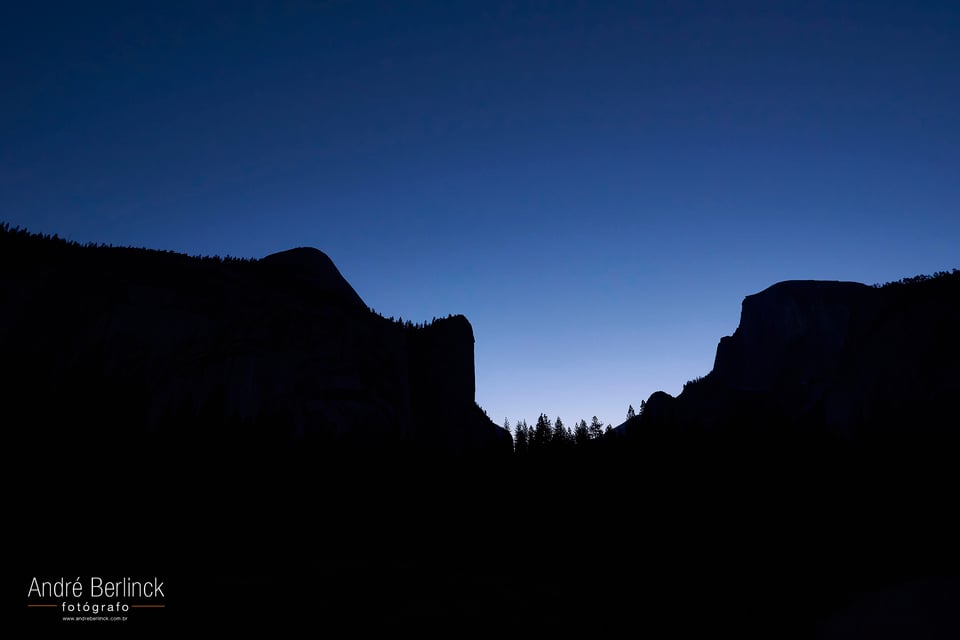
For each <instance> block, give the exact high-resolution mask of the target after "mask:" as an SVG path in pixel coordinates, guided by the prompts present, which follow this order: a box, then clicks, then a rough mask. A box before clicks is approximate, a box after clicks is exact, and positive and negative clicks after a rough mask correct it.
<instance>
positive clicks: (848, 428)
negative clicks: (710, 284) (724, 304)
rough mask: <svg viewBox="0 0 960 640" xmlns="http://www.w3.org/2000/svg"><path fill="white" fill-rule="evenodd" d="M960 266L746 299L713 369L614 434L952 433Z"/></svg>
mask: <svg viewBox="0 0 960 640" xmlns="http://www.w3.org/2000/svg"><path fill="white" fill-rule="evenodd" d="M958 326H960V272H958V271H954V272H952V273H941V274H938V275H937V276H931V277H924V276H920V277H916V278H909V279H905V280H903V281H899V282H895V283H889V284H887V285H884V286H872V287H871V286H866V285H863V284H859V283H852V282H827V281H788V282H781V283H778V284H775V285H773V286H771V287H769V288H767V289H765V290H764V291H762V292H760V293H757V294H754V295H750V296H747V297H746V298H745V299H744V301H743V309H742V313H741V317H740V325H739V327H738V328H737V330H736V331H735V332H734V334H733V335H732V336H728V337H725V338H722V339H721V340H720V343H719V345H718V347H717V352H716V358H715V361H714V367H713V370H712V371H711V372H710V373H709V374H708V375H706V376H704V377H703V378H700V379H696V380H693V381H691V382H689V383H687V385H685V387H684V389H683V392H682V393H681V394H680V395H679V396H678V397H677V398H673V397H671V396H669V395H668V394H665V393H662V392H658V393H655V394H653V395H652V396H651V397H650V398H649V399H648V400H647V401H646V403H645V405H644V414H643V415H641V416H638V417H637V418H635V419H633V420H632V421H630V422H629V423H625V424H623V425H621V426H620V427H619V428H618V429H617V435H621V436H622V435H625V434H626V433H627V432H629V431H642V430H643V429H644V428H645V427H648V428H651V429H655V430H656V429H663V428H669V425H673V426H674V427H676V428H678V429H687V430H699V431H702V432H710V431H716V430H724V429H743V428H746V427H754V428H757V429H763V428H764V425H766V426H767V427H774V428H776V429H781V430H791V431H801V432H806V433H807V434H809V435H823V436H833V437H837V438H840V439H843V440H845V441H851V442H864V441H875V440H877V439H879V438H885V437H888V438H892V437H896V438H898V439H899V440H900V441H901V442H903V441H916V440H919V439H921V438H936V437H943V438H950V437H952V436H953V434H954V431H955V429H954V426H953V423H952V421H951V420H949V419H946V417H947V416H950V415H953V414H954V412H955V401H956V398H957V397H960V367H958V363H960V331H957V327H958Z"/></svg>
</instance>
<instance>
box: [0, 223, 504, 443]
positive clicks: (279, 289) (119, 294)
mask: <svg viewBox="0 0 960 640" xmlns="http://www.w3.org/2000/svg"><path fill="white" fill-rule="evenodd" d="M0 240H2V243H0V244H2V245H3V246H2V249H3V250H4V251H3V257H2V258H0V300H2V301H3V308H4V313H3V315H2V317H0V336H2V337H3V342H2V345H0V356H2V359H3V362H4V364H5V366H6V367H7V370H8V372H16V378H17V381H16V382H15V383H14V384H12V385H11V386H9V387H7V389H6V391H7V397H6V399H5V400H6V403H5V404H6V406H7V407H8V408H12V409H14V410H15V411H13V412H12V414H13V415H16V416H18V417H19V420H17V421H16V422H17V429H18V433H20V434H30V437H31V438H34V439H36V438H44V437H46V436H44V435H43V434H48V435H49V439H57V440H59V441H65V440H73V441H79V440H83V439H88V440H89V439H98V438H113V439H115V438H130V437H139V436H140V435H143V434H154V435H156V436H157V437H161V438H166V439H173V440H174V441H178V442H189V443H208V444H211V445H212V446H219V445H221V444H229V443H231V442H233V441H236V440H244V441H246V442H248V443H251V444H252V445H253V446H268V445H270V446H281V447H289V446H300V445H298V444H297V443H307V444H311V445H315V447H314V448H315V449H316V450H318V451H323V450H326V449H329V448H330V447H337V446H338V445H350V446H352V447H353V448H354V449H359V450H364V449H366V448H371V447H373V448H386V449H389V450H393V449H395V447H397V446H400V447H404V448H408V449H411V450H416V451H423V450H427V449H429V450H436V451H442V452H446V453H450V452H470V453H476V452H481V451H501V452H503V451H507V450H509V447H510V438H509V434H507V433H506V432H505V431H503V429H501V428H500V427H497V426H496V425H494V424H493V423H492V422H491V421H490V420H489V419H487V418H486V416H484V414H483V412H482V411H481V410H480V409H479V408H478V407H477V406H476V404H475V402H474V370H473V367H474V362H473V331H472V328H471V327H470V324H469V322H468V321H467V320H466V318H463V317H462V316H457V317H451V318H448V319H445V320H439V321H437V322H435V323H434V324H433V325H431V326H428V327H425V328H412V327H403V326H401V325H399V324H397V323H394V322H392V321H389V320H386V319H384V318H381V317H379V316H377V315H375V314H373V313H371V312H370V311H369V309H368V308H367V306H366V305H365V304H364V303H363V301H362V300H361V298H360V296H359V295H357V293H356V292H355V291H354V290H353V288H352V287H351V286H350V285H349V283H347V281H346V280H345V279H344V278H343V277H342V276H341V274H340V273H339V271H338V270H337V268H336V266H335V265H334V264H333V262H332V261H331V260H330V259H329V258H328V257H327V256H326V255H325V254H323V253H322V252H320V251H317V250H315V249H295V250H292V251H286V252H283V253H279V254H274V255H271V256H268V257H266V258H264V259H262V260H259V261H249V262H241V261H226V262H220V261H218V260H209V259H208V260H201V259H194V258H188V257H186V256H181V255H176V254H169V253H161V252H148V251H140V250H129V249H113V248H94V247H79V246H76V245H67V244H65V243H62V242H57V241H53V240H44V239H39V238H36V237H34V236H26V235H23V234H20V235H17V234H13V233H7V234H5V235H4V237H3V238H2V239H0ZM85 424H90V425H92V427H91V428H90V429H89V430H86V429H85V428H84V427H83V426H82V425H85ZM301 448H302V447H301Z"/></svg>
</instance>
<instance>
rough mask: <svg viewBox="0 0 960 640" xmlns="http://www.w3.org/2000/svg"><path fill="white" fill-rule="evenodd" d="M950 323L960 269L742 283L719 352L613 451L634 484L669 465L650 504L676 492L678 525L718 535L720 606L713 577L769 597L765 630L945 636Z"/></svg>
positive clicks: (758, 599) (695, 543) (952, 589)
mask: <svg viewBox="0 0 960 640" xmlns="http://www.w3.org/2000/svg"><path fill="white" fill-rule="evenodd" d="M958 326H960V272H958V271H953V272H952V273H940V274H937V275H936V276H933V277H917V278H910V279H907V280H903V281H900V282H897V283H892V284H888V285H885V286H882V287H868V286H865V285H861V284H856V283H845V282H812V281H800V282H783V283H780V284H776V285H774V286H772V287H770V288H768V289H766V290H765V291H763V292H761V293H758V294H756V295H752V296H748V297H747V298H746V299H745V300H744V302H743V311H742V315H741V320H740V326H739V327H738V329H737V330H736V332H734V334H733V335H732V336H729V337H726V338H723V339H722V340H721V341H720V344H719V346H718V348H717V355H716V360H715V364H714V368H713V370H712V371H711V372H710V373H709V374H708V375H706V376H704V377H703V378H699V379H696V380H692V381H690V382H689V383H687V385H685V387H684V389H683V391H682V393H681V394H680V395H679V396H678V397H676V398H674V397H672V396H670V395H668V394H666V393H663V392H657V393H654V394H652V395H651V396H650V398H649V399H648V400H647V401H646V402H645V403H644V406H643V411H642V412H641V414H640V415H638V416H636V417H635V418H633V419H631V420H629V421H627V422H626V423H624V424H623V425H620V426H619V427H617V428H616V429H615V430H614V431H613V432H611V434H609V435H608V436H605V439H606V440H607V442H606V446H607V449H608V454H609V455H610V458H611V459H612V460H617V461H619V464H621V465H623V466H624V467H625V468H626V467H632V468H634V469H635V470H636V471H635V473H634V475H633V478H634V482H632V483H631V485H632V486H633V487H634V491H637V490H638V488H639V487H642V486H645V485H647V484H649V483H658V482H659V483H665V482H668V483H669V488H667V489H666V491H667V492H668V493H669V495H670V500H671V503H672V505H673V506H672V507H671V508H670V509H660V510H656V511H655V512H656V514H657V515H656V517H657V519H658V520H662V519H663V517H664V515H665V513H671V512H672V509H673V508H675V507H676V506H677V505H683V507H682V509H683V510H684V513H682V514H679V515H675V516H674V518H675V520H674V522H676V523H677V527H679V528H680V529H682V531H683V532H689V531H691V530H692V529H696V528H700V529H701V533H702V534H701V535H697V536H694V539H693V540H690V542H689V544H690V545H692V548H694V549H696V551H694V552H692V553H693V554H695V555H697V556H700V554H701V553H702V550H703V549H707V548H710V549H713V550H714V553H713V554H709V553H708V554H707V555H705V556H700V557H701V561H702V563H698V571H697V572H696V574H697V575H699V576H702V571H703V567H704V566H712V567H714V568H715V569H717V570H722V571H724V572H726V575H727V576H728V578H729V582H726V580H724V581H721V583H719V584H715V585H714V588H715V589H716V591H715V592H713V593H712V594H711V596H710V598H711V599H715V600H716V601H718V602H725V604H724V609H725V611H726V612H730V611H734V610H735V609H736V604H735V603H734V602H731V601H730V600H728V599H727V597H725V596H723V595H721V593H720V591H721V590H723V589H726V590H727V594H728V595H729V594H732V593H734V592H736V593H739V594H740V595H739V596H738V597H735V598H733V600H739V599H740V598H744V599H745V600H746V601H750V602H752V603H753V604H755V605H759V606H762V607H763V608H764V609H765V611H767V612H776V613H774V614H773V617H772V619H771V620H768V621H767V623H769V624H770V625H772V626H771V627H770V628H775V629H778V632H777V634H774V635H779V633H780V631H786V630H788V629H789V630H793V631H802V635H804V636H806V637H813V636H816V637H824V638H840V637H855V638H867V637H891V638H892V637H931V638H934V637H935V638H948V637H956V634H957V633H960V617H958V616H957V615H956V613H955V609H953V608H951V607H950V606H947V605H945V604H944V603H947V602H955V600H956V597H957V596H958V594H960V591H958V589H957V585H958V584H960V583H958V576H960V554H958V552H957V547H956V544H955V540H956V539H957V538H958V536H960V530H958V527H957V525H956V523H955V519H954V518H953V517H952V515H951V514H950V508H949V507H948V506H947V505H949V504H951V503H952V502H953V501H954V499H955V492H956V488H957V487H958V486H960V471H958V466H957V463H956V461H957V459H958V456H960V432H958V431H957V428H956V424H957V421H956V399H957V398H958V397H960V332H958V331H957V327H958ZM619 495H620V496H621V497H624V494H622V493H621V494H619ZM627 497H628V499H630V500H632V501H635V500H636V496H635V495H633V496H630V495H629V494H627ZM680 523H682V524H680ZM636 533H637V535H638V536H642V535H643V534H642V532H641V531H639V530H637V531H636ZM683 548H687V547H686V546H685V545H683ZM721 556H726V557H727V558H731V560H729V561H725V560H723V559H722V558H721ZM732 558H735V560H732ZM632 562H635V563H637V565H636V566H642V565H643V559H642V557H636V556H634V558H633V560H632ZM687 566H689V565H687ZM880 603H886V604H880ZM743 615H744V616H747V617H748V618H749V615H750V614H748V613H746V612H743ZM737 619H738V620H739V621H740V622H737V623H735V624H741V623H742V620H743V619H744V618H742V617H737ZM767 623H764V624H767Z"/></svg>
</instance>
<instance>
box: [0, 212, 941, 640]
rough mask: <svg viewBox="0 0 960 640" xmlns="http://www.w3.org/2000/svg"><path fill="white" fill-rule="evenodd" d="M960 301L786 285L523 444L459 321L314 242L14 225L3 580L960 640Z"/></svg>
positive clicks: (335, 624)
mask: <svg viewBox="0 0 960 640" xmlns="http://www.w3.org/2000/svg"><path fill="white" fill-rule="evenodd" d="M958 293H960V274H958V272H953V273H952V274H939V275H938V277H934V278H915V279H911V280H909V281H905V282H901V283H897V284H891V285H887V286H884V287H881V288H871V287H867V286H864V285H859V284H854V283H823V282H787V283H780V284H777V285H774V286H772V287H770V288H769V289H767V290H766V291H764V292H761V293H759V294H757V295H754V296H749V297H748V298H747V299H746V300H745V301H744V305H743V314H742V318H741V323H740V327H739V328H738V329H737V331H736V332H735V333H734V335H732V336H730V337H728V338H724V339H723V340H721V342H720V345H719V347H718V349H717V357H716V361H715V366H714V369H713V371H712V372H711V373H709V374H708V375H707V376H705V377H704V378H703V379H699V380H695V381H692V382H691V383H689V384H688V385H687V386H686V387H685V389H684V391H683V393H681V394H680V395H679V396H678V397H677V398H672V397H670V396H668V395H666V394H664V393H659V392H658V393H656V394H654V395H652V396H651V397H650V398H649V400H648V401H647V402H646V403H645V406H644V409H643V411H642V412H640V413H639V415H637V417H636V418H634V419H633V420H631V421H629V422H628V423H626V424H624V425H622V426H621V427H618V428H617V429H616V430H614V431H613V432H611V433H610V434H608V435H605V436H603V437H601V438H599V439H597V440H593V441H591V442H590V443H588V445H589V446H583V447H571V448H563V449H562V450H560V449H558V450H557V451H560V453H549V451H550V450H549V449H544V454H543V455H528V456H523V455H512V456H510V455H506V454H507V453H508V452H509V451H510V447H511V441H510V438H509V435H508V434H507V433H506V432H505V431H503V430H502V429H500V428H499V427H497V426H496V425H494V424H493V423H492V422H490V421H489V420H488V419H487V418H486V416H484V414H483V412H482V410H480V409H479V408H478V407H477V406H476V403H475V402H474V378H473V336H472V330H471V328H470V325H469V323H468V322H467V320H466V319H465V318H463V317H460V316H453V317H450V318H447V319H443V320H439V321H437V322H434V323H432V324H430V325H428V326H426V327H419V328H418V327H415V326H412V325H408V324H399V323H396V322H393V321H391V320H387V319H384V318H382V317H380V316H378V315H377V314H375V313H372V312H371V311H370V310H369V309H367V307H366V305H365V304H364V303H363V302H362V300H361V299H360V297H359V296H358V295H357V293H356V292H355V291H354V290H353V289H352V287H350V285H349V284H348V283H347V282H346V281H345V280H344V279H343V277H342V276H341V275H340V274H339V272H338V271H337V269H336V267H335V266H334V265H333V263H332V262H331V261H330V259H329V258H328V257H327V256H325V255H324V254H322V253H321V252H319V251H316V250H312V249H295V250H292V251H288V252H283V253H280V254H275V255H273V256H268V257H267V258H264V259H262V260H257V261H246V260H232V259H226V260H220V259H214V258H189V257H186V256H182V255H178V254H172V253H165V252H156V251H143V250H135V249H118V248H107V247H81V246H78V245H75V244H72V243H67V242H64V241H61V240H57V239H55V238H43V237H39V236H35V235H30V234H27V233H25V232H20V231H17V230H10V229H9V228H7V227H3V230H2V233H0V300H2V304H3V310H4V313H3V315H2V317H0V349H2V353H0V356H2V360H0V361H2V362H3V364H4V367H5V371H6V374H7V375H6V379H7V383H6V384H5V385H4V386H3V392H2V393H3V397H2V406H3V407H4V425H5V427H6V431H5V437H6V439H7V444H8V449H7V450H8V451H11V452H13V454H14V456H15V458H16V462H17V463H18V468H20V469H22V475H21V476H20V478H21V479H22V482H18V483H17V485H16V487H15V490H14V491H13V492H12V496H13V499H12V502H13V506H12V511H11V518H10V521H11V522H12V523H14V526H13V529H14V531H13V533H14V542H13V543H12V546H11V548H12V549H14V550H15V554H14V556H15V557H14V564H15V565H16V566H19V565H18V563H22V564H23V569H22V570H20V571H19V573H18V572H17V571H16V570H14V571H12V573H13V574H18V575H24V576H29V575H34V574H36V573H38V572H42V571H44V570H47V571H49V572H51V573H52V574H53V575H61V574H63V573H64V572H69V573H70V574H71V576H73V575H77V574H94V575H102V574H110V573H111V572H112V573H114V574H116V575H123V574H127V573H130V572H131V571H136V570H137V568H142V571H144V572H149V573H151V574H152V573H154V572H159V573H163V574H164V576H166V577H167V579H169V584H170V585H171V590H172V593H175V594H177V595H175V596H171V598H170V615H169V616H168V618H167V619H168V620H171V621H180V622H183V624H191V625H193V624H195V623H194V620H195V619H196V618H201V619H202V620H203V623H204V624H205V625H206V626H209V627H210V628H215V629H216V628H223V627H236V628H237V629H238V630H240V629H244V630H245V629H248V628H249V627H250V626H251V625H253V624H258V623H259V624H262V625H264V626H265V627H267V628H268V629H269V630H270V631H271V632H273V633H275V632H276V631H277V630H278V629H283V628H285V627H286V628H289V629H290V630H291V631H295V630H296V631H300V630H302V629H304V628H307V629H314V630H336V631H342V630H344V629H347V630H349V631H350V632H351V634H352V635H355V634H356V632H362V631H367V630H370V631H376V630H379V628H380V627H383V626H386V627H388V629H389V630H393V631H398V630H404V631H406V630H411V629H415V630H423V629H432V630H438V631H442V632H445V633H446V635H464V634H465V633H468V632H470V631H475V630H476V629H478V628H485V629H486V630H489V631H491V632H502V631H503V630H505V629H510V630H515V631H518V632H533V633H538V634H540V635H542V634H543V633H544V632H545V631H547V632H549V631H567V632H569V631H570V630H571V629H575V630H579V629H582V630H583V631H584V632H585V634H589V635H590V636H591V637H595V636H596V637H599V636H605V635H607V636H612V635H614V634H621V633H622V631H623V629H631V630H635V631H637V632H638V633H640V634H643V633H644V632H649V633H650V635H655V636H657V637H703V636H707V635H711V636H712V635H717V634H720V635H732V636H734V637H764V638H769V637H777V638H789V637H811V636H814V637H825V638H834V637H884V636H883V634H884V633H885V632H886V631H887V630H889V629H894V630H896V629H901V630H902V629H904V628H906V629H908V633H907V636H909V637H938V638H939V637H956V635H957V633H960V621H958V620H957V618H956V616H955V615H953V614H952V611H953V609H952V607H951V606H944V603H946V605H952V603H954V602H956V598H957V597H960V579H957V576H958V575H960V554H958V552H957V545H956V540H957V539H960V530H958V527H957V525H956V522H955V520H956V519H955V517H954V514H953V504H954V503H955V498H956V487H958V486H960V467H958V465H957V464H956V460H957V459H958V455H960V446H958V445H960V442H958V438H957V434H956V429H955V424H956V419H955V415H956V410H955V407H954V404H955V398H956V397H957V396H958V394H957V389H958V377H960V373H958V367H957V363H958V362H960V345H958V340H960V338H958V332H957V331H956V327H957V326H960V322H958V321H960V310H958V300H960V295H958ZM638 366H641V365H640V364H638ZM38 567H39V568H38ZM132 567H133V568H132ZM864 594H867V595H866V596H865V595H864ZM891 600H892V601H895V602H898V603H903V602H906V603H908V604H910V603H913V605H916V606H913V609H912V610H911V609H910V607H901V608H900V609H897V610H896V611H895V612H894V613H895V614H896V615H895V616H894V618H895V620H893V622H892V625H893V626H889V627H883V628H878V625H880V626H881V627H882V626H883V621H884V620H885V617H884V616H885V615H886V614H888V613H889V611H885V610H884V609H885V605H884V603H887V602H890V601H891ZM888 609H889V608H888ZM177 612H181V613H179V614H178V613H177ZM224 612H226V613H224ZM178 615H180V616H182V617H179V618H178V617H177V616H178ZM911 615H912V616H913V618H911ZM913 622H916V624H913ZM171 626H172V628H181V627H180V626H177V625H171ZM864 630H866V632H864ZM944 630H945V631H944ZM924 634H926V635H924ZM938 634H939V635H938ZM890 637H897V636H896V635H892V636H890Z"/></svg>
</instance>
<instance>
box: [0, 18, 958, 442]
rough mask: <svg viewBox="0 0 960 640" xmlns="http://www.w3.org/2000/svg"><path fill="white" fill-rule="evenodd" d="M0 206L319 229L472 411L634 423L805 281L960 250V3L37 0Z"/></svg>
mask: <svg viewBox="0 0 960 640" xmlns="http://www.w3.org/2000/svg"><path fill="white" fill-rule="evenodd" d="M0 87H2V93H0V219H2V220H5V221H7V222H10V223H11V224H16V225H21V226H25V227H27V228H29V229H31V230H33V231H40V232H44V233H58V234H60V235H61V236H65V237H68V238H71V239H75V240H79V241H81V242H87V241H97V242H108V243H113V244H118V245H135V246H146V247H153V248H162V249H173V250H177V251H183V252H186V253H191V254H220V255H225V254H230V255H235V256H247V257H262V256H264V255H266V254H268V253H271V252H274V251H278V250H282V249H286V248H290V247H293V246H303V245H309V246H315V247H317V248H319V249H322V250H323V251H325V252H326V253H327V254H329V255H330V257H331V258H333V260H334V261H335V262H336V264H337V265H338V266H339V268H340V270H341V272H342V273H343V274H344V276H346V278H347V279H348V280H349V281H350V282H351V283H352V284H353V286H354V287H355V288H356V290H357V291H358V293H359V294H360V295H361V296H362V297H363V299H364V300H365V301H366V302H367V304H369V305H370V306H372V307H374V308H375V309H377V310H378V311H380V312H382V313H383V314H385V315H388V316H389V315H393V316H403V318H404V319H412V320H416V321H420V320H429V319H430V318H431V317H433V316H445V315H447V314H449V313H463V314H465V315H466V316H467V317H468V318H469V319H470V320H471V322H472V324H473V327H474V332H475V334H476V339H477V343H476V363H477V400H478V401H479V403H480V404H481V405H482V406H483V407H484V408H485V409H487V411H488V413H489V414H490V416H491V417H492V418H493V419H494V420H495V421H496V422H498V423H500V422H502V421H503V419H504V417H509V418H510V420H511V422H513V421H515V420H516V419H517V418H524V419H526V420H527V421H528V422H532V421H534V420H535V419H536V417H537V415H538V414H539V413H540V412H541V411H544V412H547V413H548V414H550V416H551V417H555V416H557V415H558V414H559V415H560V416H562V417H563V419H564V421H565V422H567V423H568V424H572V423H573V421H574V420H577V419H579V418H581V417H582V418H586V419H587V420H588V421H589V419H590V417H591V416H593V415H597V416H599V417H600V418H601V419H602V420H603V421H604V422H605V423H612V424H618V423H619V422H621V421H622V420H623V418H624V416H625V413H626V408H627V405H628V404H629V403H632V404H633V405H634V406H635V407H636V406H638V405H639V403H640V400H641V399H643V398H646V397H647V396H648V395H649V394H650V393H651V392H653V391H655V390H657V389H663V390H666V391H667V392H670V393H673V394H676V393H678V392H679V391H680V389H681V387H682V385H683V383H684V382H685V381H686V380H688V379H690V378H693V377H695V376H698V375H702V374H705V373H707V372H708V371H709V370H710V368H711V367H712V365H713V357H714V354H715V350H716V344H717V341H718V340H719V338H720V337H721V336H723V335H727V334H730V333H731V332H732V331H733V330H734V329H735V328H736V326H737V322H738V319H739V312H740V302H741V301H742V299H743V297H744V296H745V295H748V294H750V293H754V292H756V291H759V290H761V289H764V288H765V287H767V286H769V285H770V284H773V283H774V282H777V281H780V280H785V279H793V278H804V279H805V278H820V279H840V280H856V281H861V282H867V283H873V282H878V281H887V280H892V279H898V278H900V277H902V276H909V275H916V274H918V273H931V272H934V271H937V270H942V269H949V268H953V267H960V207H958V204H960V9H958V8H957V5H956V3H955V2H944V3H942V4H936V3H923V2H900V1H898V2H884V1H877V0H871V1H865V2H856V3H845V2H805V3H777V2H756V3H737V2H677V1H670V2H630V3H620V2H592V1H591V2H587V1H582V2H512V3H511V2H496V1H493V0H486V1H483V2H450V1H442V2H339V1H338V2H310V3H307V2H262V3H246V2H235V1H230V2H216V3H201V2H194V1H190V2H173V1H164V2H126V1H124V2H89V3H87V2H69V3H49V2H41V1H38V2H19V3H5V4H4V6H3V8H0Z"/></svg>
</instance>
